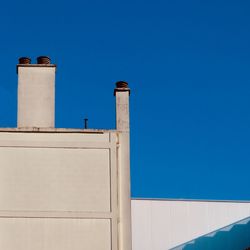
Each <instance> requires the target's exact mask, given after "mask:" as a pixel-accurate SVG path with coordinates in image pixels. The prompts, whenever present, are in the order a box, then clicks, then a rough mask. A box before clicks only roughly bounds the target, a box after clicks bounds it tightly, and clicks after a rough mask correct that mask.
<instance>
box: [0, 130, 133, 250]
mask: <svg viewBox="0 0 250 250" xmlns="http://www.w3.org/2000/svg"><path fill="white" fill-rule="evenodd" d="M117 139H118V137H117V133H116V132H104V133H92V134H91V133H88V134H84V133H65V131H63V133H60V132H59V133H40V132H27V133H22V132H10V131H9V132H0V249H4V250H17V249H18V250H24V249H25V250H31V249H32V250H34V249H36V250H68V249H70V250H72V249H73V250H82V249H86V250H111V249H112V250H118V249H119V248H118V239H119V238H120V237H119V231H118V221H120V219H119V217H118V216H119V206H120V201H118V180H117V179H118V175H117V171H118V170H117V168H118V167H117V164H118V160H117V156H118V154H117ZM120 153H121V152H120ZM119 157H120V156H119ZM129 205H130V203H129ZM119 250H120V249H119Z"/></svg>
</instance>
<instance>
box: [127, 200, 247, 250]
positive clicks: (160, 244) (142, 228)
mask: <svg viewBox="0 0 250 250" xmlns="http://www.w3.org/2000/svg"><path fill="white" fill-rule="evenodd" d="M248 216H250V202H245V203H242V202H216V201H211V202H208V201H207V202H206V201H181V200H180V201H179V200H176V201H174V200H173V201H170V200H132V238H133V239H132V242H133V250H141V249H143V250H166V249H170V248H172V247H175V246H177V245H179V244H182V243H185V242H187V241H190V240H192V239H194V238H196V237H199V236H201V235H204V234H207V233H209V232H212V231H214V230H217V229H219V228H222V227H224V226H226V225H229V224H231V223H234V222H236V221H239V220H241V219H243V218H246V217H248Z"/></svg>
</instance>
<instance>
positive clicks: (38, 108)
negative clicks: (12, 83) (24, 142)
mask: <svg viewBox="0 0 250 250" xmlns="http://www.w3.org/2000/svg"><path fill="white" fill-rule="evenodd" d="M55 70H56V68H55V66H53V65H51V66H48V65H47V66H37V67H34V66H33V65H29V66H27V65H26V66H21V65H18V127H19V128H22V127H47V128H53V127H54V126H55Z"/></svg>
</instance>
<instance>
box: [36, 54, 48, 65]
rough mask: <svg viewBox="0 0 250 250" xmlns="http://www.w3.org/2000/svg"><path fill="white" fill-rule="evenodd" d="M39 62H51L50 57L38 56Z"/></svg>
mask: <svg viewBox="0 0 250 250" xmlns="http://www.w3.org/2000/svg"><path fill="white" fill-rule="evenodd" d="M37 64H50V58H49V57H48V56H38V57H37Z"/></svg>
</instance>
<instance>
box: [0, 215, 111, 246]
mask: <svg viewBox="0 0 250 250" xmlns="http://www.w3.org/2000/svg"><path fill="white" fill-rule="evenodd" d="M0 249H2V250H83V249H84V250H85V249H86V250H110V249H111V242H110V221H109V220H97V219H46V218H45V219H39V218H32V219H30V218H1V219H0Z"/></svg>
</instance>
